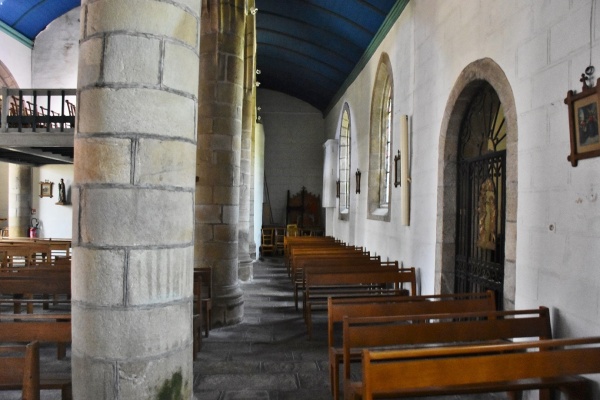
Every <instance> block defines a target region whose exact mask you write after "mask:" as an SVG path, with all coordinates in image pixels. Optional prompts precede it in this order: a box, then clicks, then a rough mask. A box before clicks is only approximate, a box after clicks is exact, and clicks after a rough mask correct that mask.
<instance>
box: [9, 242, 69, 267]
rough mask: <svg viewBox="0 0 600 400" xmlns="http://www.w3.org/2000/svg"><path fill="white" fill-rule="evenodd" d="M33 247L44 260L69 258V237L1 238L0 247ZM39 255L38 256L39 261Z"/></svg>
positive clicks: (52, 260)
mask: <svg viewBox="0 0 600 400" xmlns="http://www.w3.org/2000/svg"><path fill="white" fill-rule="evenodd" d="M8 246H12V247H21V248H26V247H32V246H33V247H34V248H35V249H39V251H38V254H40V255H43V261H44V262H51V263H52V262H54V261H56V259H68V260H70V259H71V240H70V239H53V238H49V239H43V238H1V239H0V248H6V247H8ZM39 259H40V257H38V262H39Z"/></svg>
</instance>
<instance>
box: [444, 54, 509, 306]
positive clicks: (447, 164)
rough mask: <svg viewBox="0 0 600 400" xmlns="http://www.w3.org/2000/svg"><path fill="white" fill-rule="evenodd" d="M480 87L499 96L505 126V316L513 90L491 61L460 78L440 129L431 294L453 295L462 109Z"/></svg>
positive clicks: (472, 66)
mask: <svg viewBox="0 0 600 400" xmlns="http://www.w3.org/2000/svg"><path fill="white" fill-rule="evenodd" d="M481 81H486V82H488V83H489V84H490V85H491V86H492V87H493V88H494V90H495V91H496V93H497V94H498V97H499V99H500V101H501V103H502V106H503V108H504V113H505V118H506V124H507V155H506V157H507V158H506V164H507V168H506V169H507V170H506V244H505V262H504V309H506V310H510V309H514V306H515V275H516V243H517V203H518V202H517V196H518V191H517V189H518V185H517V184H518V176H517V159H518V157H517V156H518V155H517V143H518V131H517V111H516V107H515V99H514V95H513V92H512V88H511V86H510V83H509V81H508V79H507V77H506V75H505V74H504V71H503V70H502V68H500V66H499V65H498V64H496V62H494V61H493V60H492V59H490V58H483V59H480V60H477V61H474V62H472V63H471V64H469V65H468V66H467V67H466V68H465V69H464V70H463V71H462V72H461V74H460V75H459V77H458V79H457V80H456V82H455V84H454V87H453V89H452V91H451V92H450V95H449V97H448V101H447V102H446V108H445V111H444V117H443V119H442V125H441V129H440V142H439V159H438V191H437V193H438V195H437V222H436V257H435V286H436V287H435V291H436V293H451V292H453V290H454V262H455V234H456V188H457V176H456V168H457V164H456V158H457V151H458V132H459V129H460V125H461V122H462V118H463V115H464V113H465V111H466V108H467V106H468V105H469V102H470V100H471V98H472V96H473V93H474V92H475V90H476V89H477V87H478V86H479V85H478V84H479V83H480V82H481Z"/></svg>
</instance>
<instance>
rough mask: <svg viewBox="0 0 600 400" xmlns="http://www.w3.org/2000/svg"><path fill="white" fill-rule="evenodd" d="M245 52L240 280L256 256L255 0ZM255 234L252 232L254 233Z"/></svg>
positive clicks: (248, 272)
mask: <svg viewBox="0 0 600 400" xmlns="http://www.w3.org/2000/svg"><path fill="white" fill-rule="evenodd" d="M247 6H248V11H249V12H248V14H247V17H246V32H245V46H244V47H245V52H244V64H245V70H244V103H243V106H244V109H243V115H242V149H241V160H240V222H239V236H238V240H239V248H238V252H239V271H238V275H239V278H240V280H241V281H244V282H248V281H251V280H252V275H253V265H254V260H253V259H252V258H251V257H250V238H251V233H250V198H251V197H252V196H251V194H252V192H251V189H252V186H251V180H252V169H251V159H252V158H251V157H252V131H253V128H254V123H255V107H256V106H255V103H256V102H255V99H256V79H255V77H256V62H255V60H256V57H255V54H256V41H255V37H254V30H255V11H254V10H256V9H255V8H254V0H248V4H247ZM252 236H253V234H252Z"/></svg>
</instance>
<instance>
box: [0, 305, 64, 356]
mask: <svg viewBox="0 0 600 400" xmlns="http://www.w3.org/2000/svg"><path fill="white" fill-rule="evenodd" d="M15 317H16V316H15V315H13V314H0V342H1V343H6V342H21V343H27V342H32V341H38V342H40V343H56V345H57V352H56V358H57V359H59V360H61V359H63V358H64V357H65V356H66V348H67V346H68V345H69V344H70V343H71V314H22V315H19V316H18V318H15Z"/></svg>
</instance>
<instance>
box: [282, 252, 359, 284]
mask: <svg viewBox="0 0 600 400" xmlns="http://www.w3.org/2000/svg"><path fill="white" fill-rule="evenodd" d="M342 255H355V256H363V257H370V253H369V252H368V251H366V250H364V249H363V248H362V247H355V246H341V245H334V246H329V245H327V246H318V247H313V246H306V247H300V248H294V249H292V250H291V251H290V256H289V257H288V259H287V262H286V268H287V272H288V276H289V277H291V278H292V279H293V273H294V271H295V269H296V267H295V265H296V264H297V263H298V262H299V261H300V260H303V259H308V260H319V259H323V258H336V257H339V256H342Z"/></svg>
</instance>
